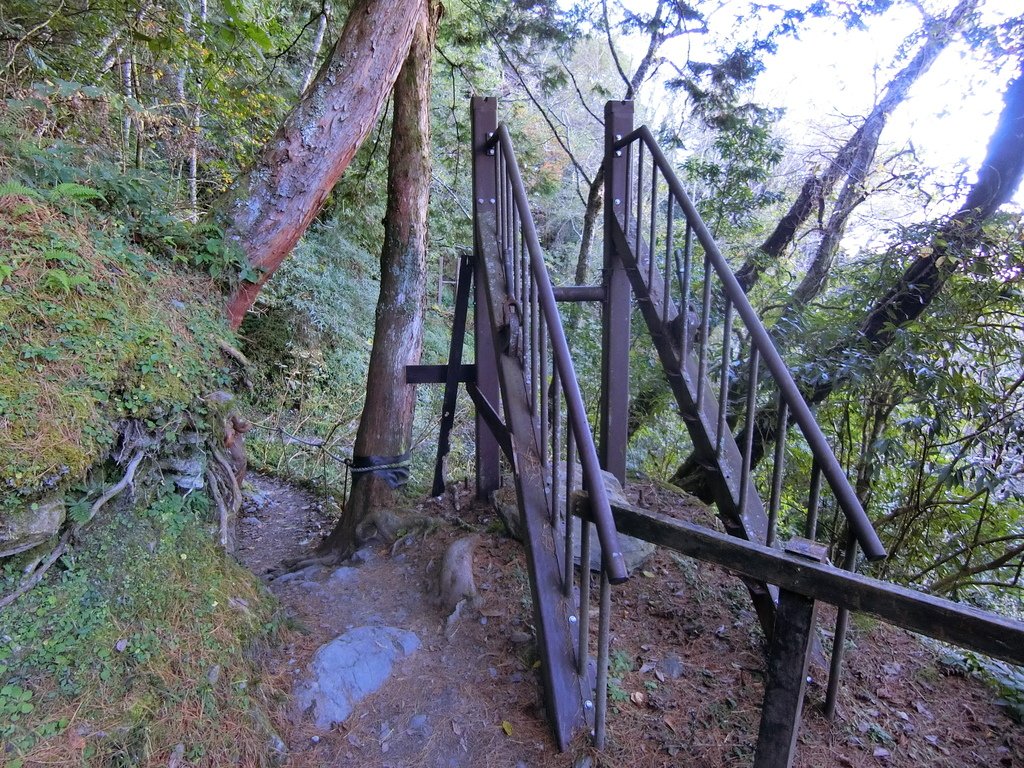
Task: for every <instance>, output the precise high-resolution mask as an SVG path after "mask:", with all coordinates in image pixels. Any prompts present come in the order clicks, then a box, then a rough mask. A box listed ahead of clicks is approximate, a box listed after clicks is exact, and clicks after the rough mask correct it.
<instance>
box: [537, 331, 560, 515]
mask: <svg viewBox="0 0 1024 768" xmlns="http://www.w3.org/2000/svg"><path fill="white" fill-rule="evenodd" d="M537 325H538V327H539V328H540V331H539V334H540V335H539V337H538V338H539V342H540V343H539V344H538V350H539V354H538V357H539V358H540V376H539V377H538V378H539V381H540V463H541V466H545V467H547V466H552V464H553V463H554V462H553V461H548V430H549V428H550V421H549V414H548V410H549V409H550V402H549V401H548V388H547V387H546V386H544V385H545V383H546V382H547V380H548V329H547V323H546V322H545V321H544V316H543V315H541V316H540V317H538V318H537ZM552 458H557V457H554V456H552ZM557 470H558V467H557V466H555V467H553V468H552V475H557V474H558V472H557ZM554 484H555V483H554V479H553V478H552V481H551V490H552V493H553V492H554ZM557 510H558V504H557V502H556V501H555V499H554V496H552V499H551V522H552V524H554V522H555V515H556V512H557Z"/></svg>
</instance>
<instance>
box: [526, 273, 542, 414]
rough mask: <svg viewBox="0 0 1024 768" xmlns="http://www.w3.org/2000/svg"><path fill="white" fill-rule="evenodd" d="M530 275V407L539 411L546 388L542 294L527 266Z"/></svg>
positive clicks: (534, 410)
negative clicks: (543, 368)
mask: <svg viewBox="0 0 1024 768" xmlns="http://www.w3.org/2000/svg"><path fill="white" fill-rule="evenodd" d="M527 270H528V274H529V275H530V375H531V376H532V378H531V381H530V407H531V408H533V412H534V413H536V412H537V405H538V403H540V401H541V397H542V395H541V392H542V391H543V390H544V382H543V380H542V379H541V375H540V358H541V354H542V352H541V348H540V338H541V337H540V296H538V294H537V280H536V279H535V277H534V275H533V270H531V269H530V268H529V266H527Z"/></svg>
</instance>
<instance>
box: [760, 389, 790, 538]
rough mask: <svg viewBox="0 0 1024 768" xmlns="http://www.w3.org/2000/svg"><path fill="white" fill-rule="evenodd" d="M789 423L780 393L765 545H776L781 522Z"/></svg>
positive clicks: (784, 402)
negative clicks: (780, 505)
mask: <svg viewBox="0 0 1024 768" xmlns="http://www.w3.org/2000/svg"><path fill="white" fill-rule="evenodd" d="M788 421H789V405H788V404H787V403H786V401H785V400H784V399H783V397H782V393H781V392H779V399H778V419H777V420H776V423H775V466H773V467H772V494H771V497H770V498H769V501H768V532H767V534H766V535H765V544H767V545H768V546H769V547H770V546H771V545H772V544H774V543H775V526H776V525H777V524H778V520H779V502H780V501H781V499H782V475H783V474H784V473H785V470H786V425H787V422H788Z"/></svg>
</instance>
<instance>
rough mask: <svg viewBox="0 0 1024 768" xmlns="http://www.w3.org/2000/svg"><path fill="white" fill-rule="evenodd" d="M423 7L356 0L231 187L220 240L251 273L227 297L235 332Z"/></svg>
mask: <svg viewBox="0 0 1024 768" xmlns="http://www.w3.org/2000/svg"><path fill="white" fill-rule="evenodd" d="M425 7H426V2H425V0H360V1H359V2H357V3H356V5H355V6H354V7H353V9H352V11H351V12H350V13H349V15H348V19H347V20H346V22H345V28H344V30H343V31H342V33H341V37H340V38H339V40H338V43H337V45H335V47H334V51H333V52H332V53H331V56H330V58H329V59H328V60H327V61H326V62H325V63H324V65H323V67H322V68H321V69H320V72H319V74H318V75H317V76H316V79H315V80H314V81H313V84H312V85H311V86H310V88H309V89H308V90H307V91H306V92H305V94H303V96H302V99H301V100H300V101H299V103H298V105H297V106H296V107H295V109H293V110H292V111H291V113H289V115H288V117H286V118H285V120H284V123H283V124H282V125H281V127H280V128H279V129H278V131H277V133H276V134H274V138H273V139H271V140H270V142H268V143H267V145H266V147H264V149H263V153H262V154H261V156H260V157H259V159H258V160H257V161H256V162H255V164H254V165H253V166H252V167H251V168H250V169H249V170H248V171H247V172H246V173H245V174H243V175H242V176H241V177H240V178H239V179H238V180H236V181H235V183H234V184H233V185H232V188H231V192H230V196H229V198H228V202H227V204H226V206H225V209H224V211H223V216H224V219H225V231H226V234H227V236H228V237H229V238H230V239H232V240H234V241H235V242H237V243H238V244H239V245H240V246H241V247H242V250H243V251H244V252H245V254H246V257H247V258H248V260H249V263H250V264H251V265H252V266H253V267H255V268H256V269H258V270H259V271H260V278H259V280H258V281H257V282H255V283H249V282H243V283H239V285H238V286H237V287H236V288H235V289H234V290H233V291H232V293H231V295H230V297H229V298H228V304H227V315H228V320H229V322H230V323H231V327H232V328H238V326H239V325H240V324H241V322H242V318H243V317H244V316H245V313H246V312H247V311H248V310H249V308H250V307H251V306H252V304H253V302H254V301H255V300H256V295H257V294H258V293H259V291H260V289H261V288H262V287H263V285H264V284H265V283H266V282H267V280H269V279H270V276H271V275H273V274H274V272H275V270H277V268H278V267H279V266H280V265H281V262H282V261H284V259H285V257H286V256H288V254H289V253H291V250H292V248H293V247H294V246H295V244H296V243H297V242H298V240H299V238H300V237H302V235H303V233H304V232H305V231H306V228H307V227H308V226H309V225H310V223H311V222H312V221H313V218H314V217H315V216H316V214H317V212H318V211H319V210H320V207H321V206H322V205H323V203H324V200H326V199H327V195H328V194H330V191H331V189H333V187H334V185H335V184H336V183H337V181H338V179H339V178H341V174H342V173H343V172H344V171H345V168H347V167H348V164H349V162H351V160H352V157H353V155H355V153H356V150H357V149H359V146H360V144H362V142H363V140H364V139H365V138H366V136H367V135H368V134H369V132H370V130H371V129H372V128H373V125H374V123H375V122H376V120H377V117H378V115H379V114H380V111H381V109H382V108H383V106H384V103H385V101H386V99H387V97H388V94H389V93H390V92H391V88H392V86H393V85H394V82H395V79H396V78H397V77H398V72H399V69H400V68H401V66H402V63H403V62H404V61H405V58H406V55H407V54H408V51H409V45H410V43H411V41H412V37H413V31H414V30H415V28H416V25H417V23H418V22H419V20H420V19H421V18H422V17H423V15H424V13H425V10H424V9H425Z"/></svg>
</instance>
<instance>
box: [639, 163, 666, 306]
mask: <svg viewBox="0 0 1024 768" xmlns="http://www.w3.org/2000/svg"><path fill="white" fill-rule="evenodd" d="M657 212H658V165H657V163H655V162H654V155H651V230H650V231H651V235H650V238H649V239H648V241H647V290H648V291H653V290H654V254H655V253H656V251H657V247H658V246H657V242H658V239H657V236H656V234H655V227H656V226H657V221H658V217H657ZM639 255H640V254H639V253H637V256H639ZM662 298H664V299H666V300H667V299H668V296H667V295H666V296H664V297H662Z"/></svg>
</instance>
